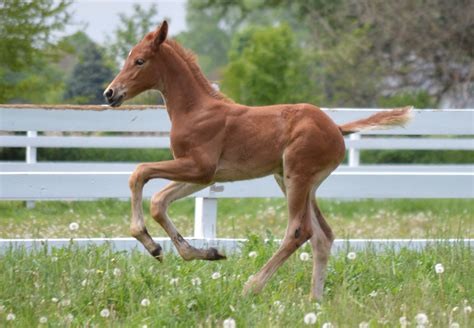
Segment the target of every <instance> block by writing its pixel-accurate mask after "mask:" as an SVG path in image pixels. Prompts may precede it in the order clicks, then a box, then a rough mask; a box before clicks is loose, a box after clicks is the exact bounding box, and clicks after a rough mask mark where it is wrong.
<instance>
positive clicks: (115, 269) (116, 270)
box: [113, 268, 122, 277]
mask: <svg viewBox="0 0 474 328" xmlns="http://www.w3.org/2000/svg"><path fill="white" fill-rule="evenodd" d="M113 274H114V276H116V277H119V276H120V275H121V274H122V271H121V270H120V269H119V268H114V271H113Z"/></svg>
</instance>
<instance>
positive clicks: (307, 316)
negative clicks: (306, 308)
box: [304, 312, 318, 325]
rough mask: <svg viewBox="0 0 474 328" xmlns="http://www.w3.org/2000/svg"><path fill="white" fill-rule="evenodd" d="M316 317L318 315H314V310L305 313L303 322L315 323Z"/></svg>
mask: <svg viewBox="0 0 474 328" xmlns="http://www.w3.org/2000/svg"><path fill="white" fill-rule="evenodd" d="M317 318H318V317H317V316H316V313H314V312H310V313H306V314H305V315H304V323H305V324H307V325H314V324H315V323H316V319H317Z"/></svg>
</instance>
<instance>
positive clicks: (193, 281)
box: [191, 277, 201, 286]
mask: <svg viewBox="0 0 474 328" xmlns="http://www.w3.org/2000/svg"><path fill="white" fill-rule="evenodd" d="M191 284H192V285H193V286H201V279H200V278H198V277H196V278H193V279H191Z"/></svg>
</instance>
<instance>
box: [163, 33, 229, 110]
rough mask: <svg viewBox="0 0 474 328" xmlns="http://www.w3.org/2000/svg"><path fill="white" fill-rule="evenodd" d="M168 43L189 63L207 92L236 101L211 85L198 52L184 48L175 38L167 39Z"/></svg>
mask: <svg viewBox="0 0 474 328" xmlns="http://www.w3.org/2000/svg"><path fill="white" fill-rule="evenodd" d="M165 42H166V44H167V45H169V46H170V47H171V48H172V49H173V50H174V51H175V52H176V53H177V54H178V56H179V57H180V58H181V59H182V60H184V62H185V63H186V64H187V65H188V67H189V69H190V70H191V73H192V74H193V76H194V77H195V78H196V81H197V82H198V83H199V84H200V85H201V86H202V87H203V88H204V90H206V92H207V93H208V94H209V95H210V96H212V97H213V98H215V99H218V100H222V101H225V102H228V103H234V101H233V100H232V99H230V98H228V97H227V96H226V95H224V94H223V93H222V92H220V91H218V90H216V89H214V88H213V87H212V86H211V83H210V82H209V80H208V79H207V78H206V77H205V76H204V74H203V73H202V71H201V69H200V68H199V65H198V64H197V59H196V58H197V57H196V54H195V53H193V52H192V51H191V50H188V49H185V48H183V47H182V46H181V45H180V44H179V43H178V42H176V41H175V40H170V39H168V40H166V41H165Z"/></svg>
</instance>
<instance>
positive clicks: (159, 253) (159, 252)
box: [151, 245, 163, 262]
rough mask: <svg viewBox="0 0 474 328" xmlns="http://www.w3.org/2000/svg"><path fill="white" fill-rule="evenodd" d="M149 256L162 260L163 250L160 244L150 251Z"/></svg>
mask: <svg viewBox="0 0 474 328" xmlns="http://www.w3.org/2000/svg"><path fill="white" fill-rule="evenodd" d="M151 256H153V257H154V258H155V259H157V260H158V261H160V262H163V250H162V249H161V246H160V245H158V247H157V248H155V249H154V250H153V251H152V252H151Z"/></svg>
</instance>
